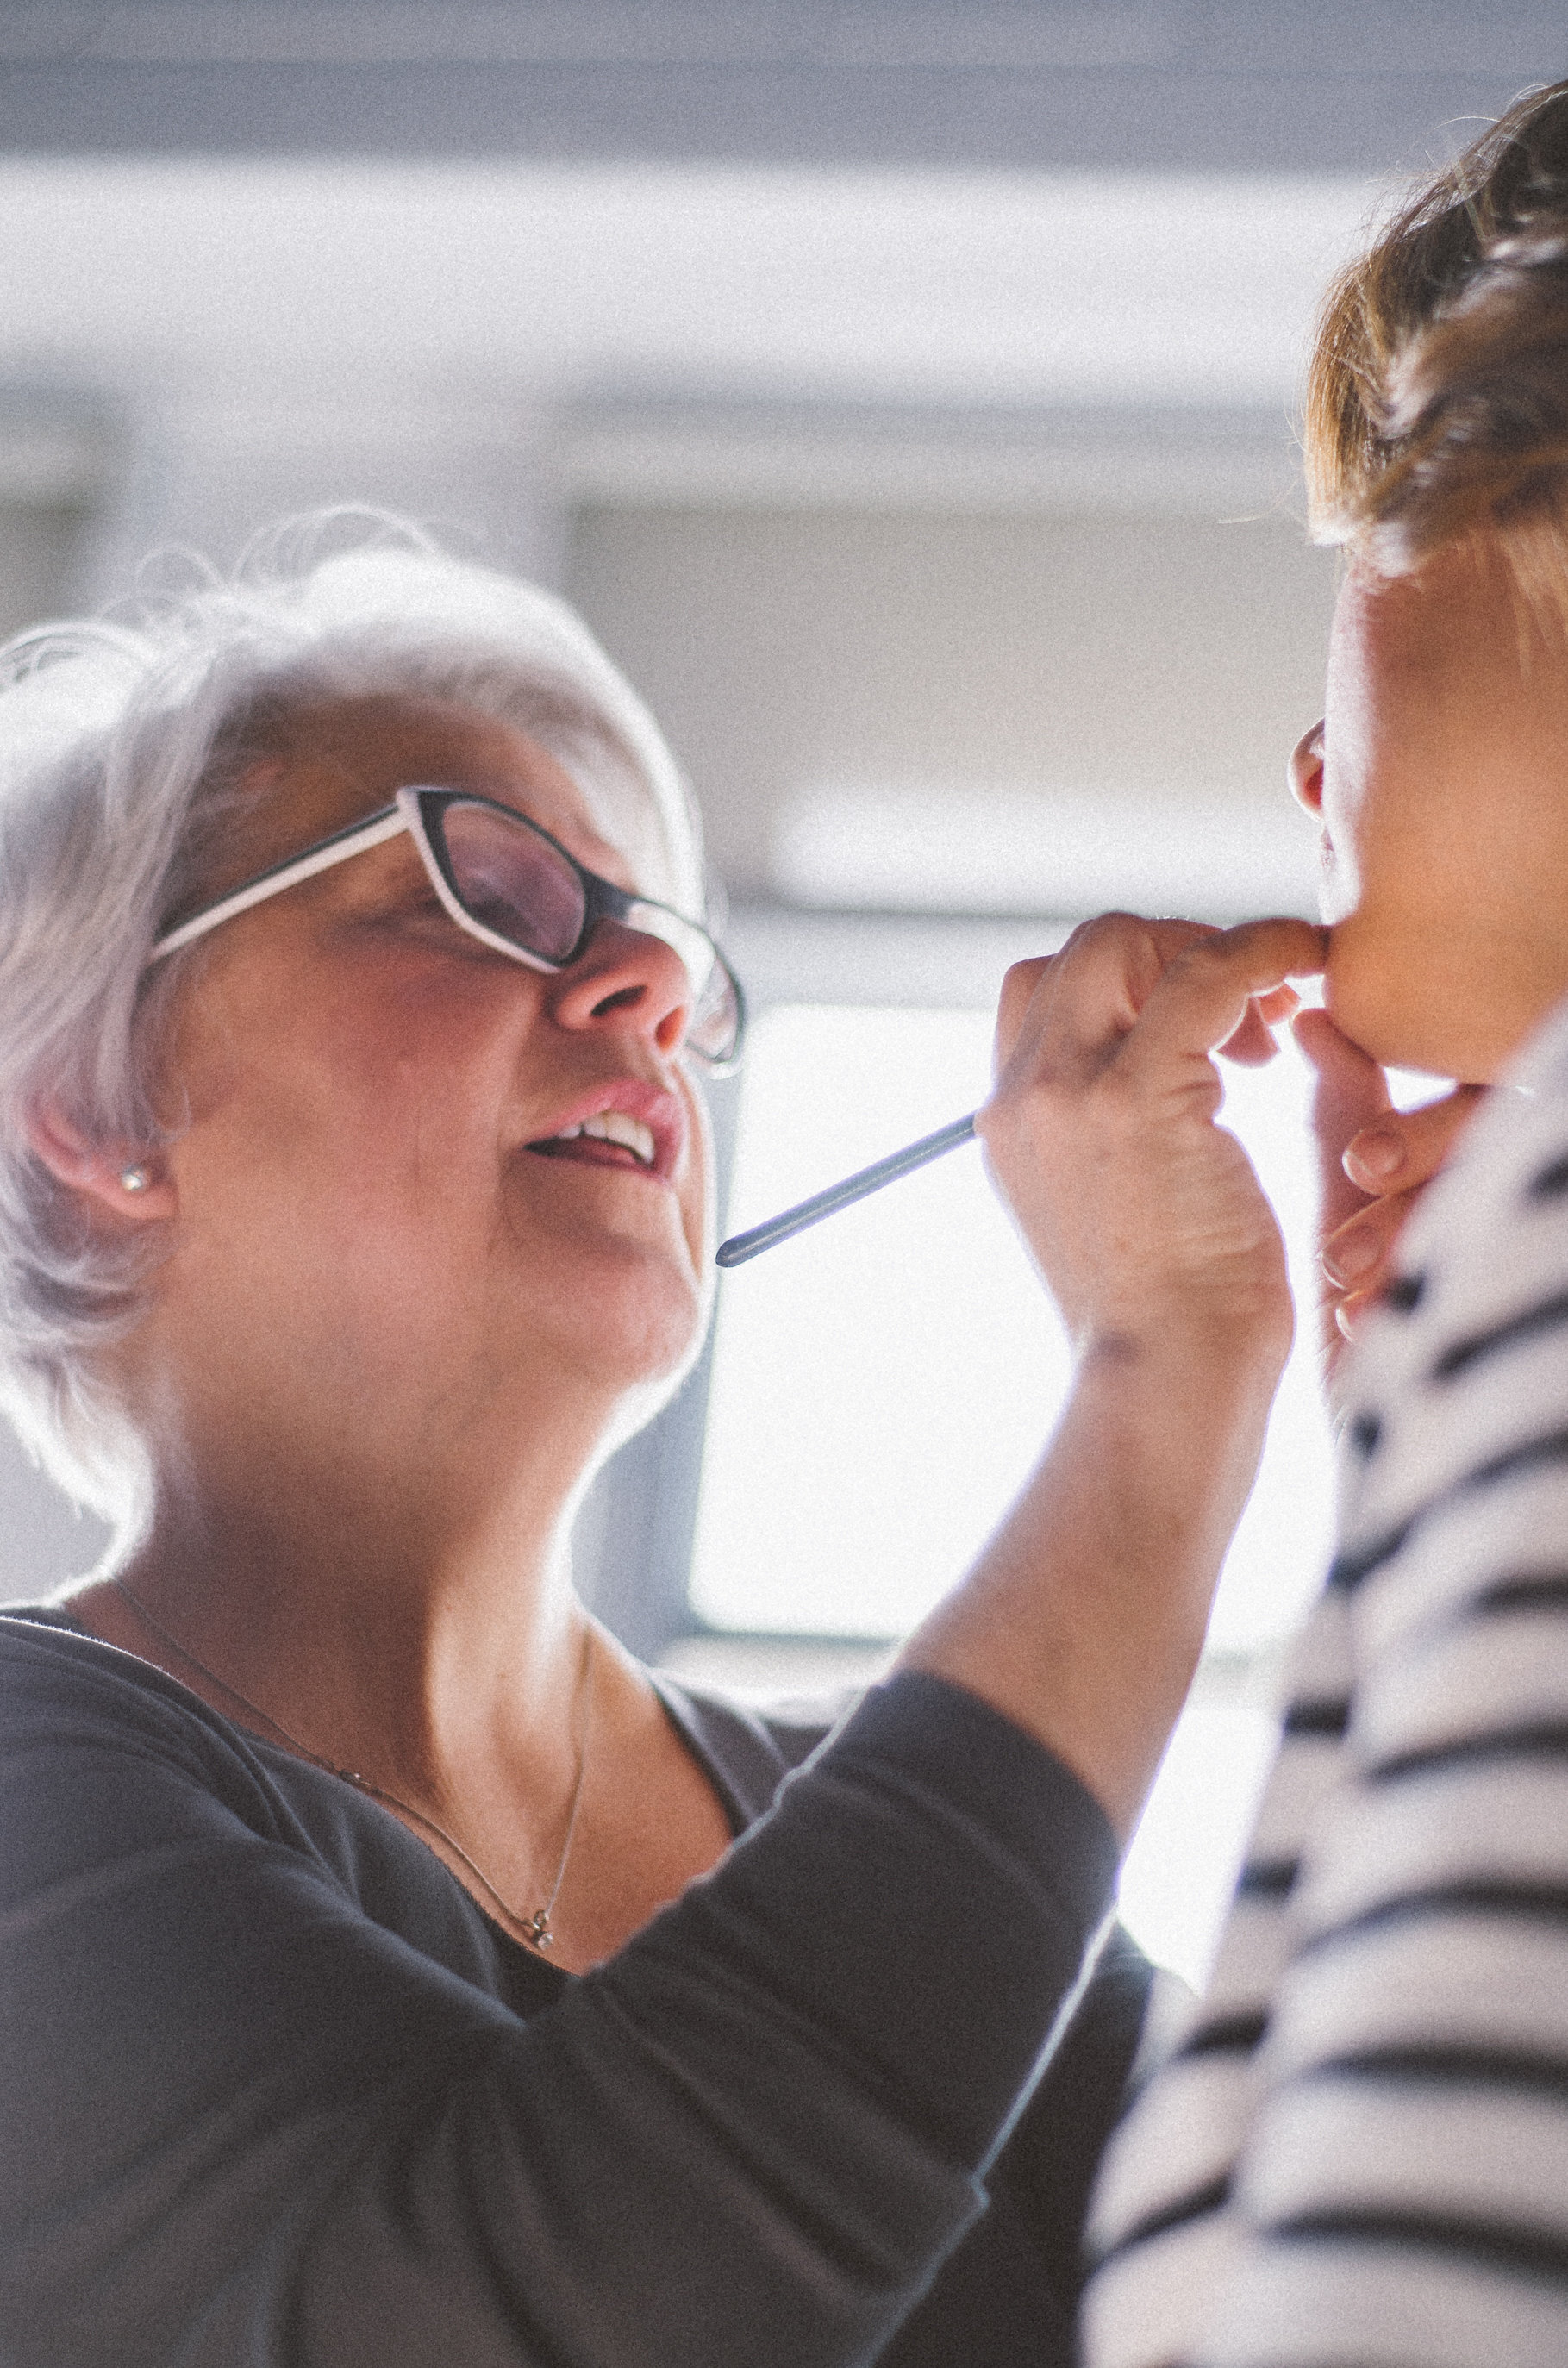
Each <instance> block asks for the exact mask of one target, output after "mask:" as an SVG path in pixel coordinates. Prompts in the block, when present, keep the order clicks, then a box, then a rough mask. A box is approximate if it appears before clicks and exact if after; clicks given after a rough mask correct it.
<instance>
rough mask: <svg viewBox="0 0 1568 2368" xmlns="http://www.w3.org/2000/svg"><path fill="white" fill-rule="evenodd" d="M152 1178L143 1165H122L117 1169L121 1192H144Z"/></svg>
mask: <svg viewBox="0 0 1568 2368" xmlns="http://www.w3.org/2000/svg"><path fill="white" fill-rule="evenodd" d="M152 1180H153V1179H152V1178H151V1177H150V1176H149V1175H148V1173H147V1170H146V1169H145V1168H144V1167H122V1168H121V1169H120V1171H119V1189H120V1190H121V1191H122V1192H145V1190H147V1187H148V1185H149V1184H150V1183H151V1182H152Z"/></svg>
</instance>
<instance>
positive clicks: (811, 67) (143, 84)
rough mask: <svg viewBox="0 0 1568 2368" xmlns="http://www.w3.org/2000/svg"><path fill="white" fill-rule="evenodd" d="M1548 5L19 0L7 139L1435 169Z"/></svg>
mask: <svg viewBox="0 0 1568 2368" xmlns="http://www.w3.org/2000/svg"><path fill="white" fill-rule="evenodd" d="M1559 74H1568V17H1565V15H1564V11H1563V9H1562V6H1561V0H1556V5H1552V6H1543V5H1541V0H1501V5H1500V6H1489V5H1485V0H1361V4H1360V5H1358V0H1316V5H1312V0H1131V5H1127V6H1121V5H1117V0H1107V5H1096V0H945V5H930V4H929V0H914V4H913V5H907V4H905V0H773V5H763V0H731V5H718V6H714V5H702V0H691V5H681V0H620V4H619V5H613V4H612V0H506V5H496V0H50V5H47V6H16V5H8V6H7V5H5V0H0V148H6V149H10V150H12V151H34V152H39V151H50V150H56V151H71V152H76V153H84V152H93V151H99V152H102V151H120V152H124V151H127V150H139V151H146V152H164V153H167V152H192V151H199V152H205V153H209V154H236V153H271V154H312V153H317V154H324V153H343V152H359V153H369V154H393V155H437V156H459V155H528V156H538V157H544V158H560V159H601V158H607V157H642V158H649V159H673V158H713V159H726V160H750V161H756V162H769V161H770V162H777V163H794V164H848V165H854V164H860V165H866V164H899V165H912V166H932V165H937V166H940V165H954V166H971V167H972V166H976V165H980V166H993V167H1016V168H1026V169H1034V168H1040V167H1063V166H1066V167H1074V166H1082V167H1098V168H1106V167H1124V168H1134V169H1162V170H1187V169H1190V170H1197V171H1214V170H1256V171H1274V172H1279V171H1301V172H1313V171H1335V172H1345V171H1359V170H1372V171H1384V170H1387V169H1389V168H1390V167H1392V166H1398V165H1410V166H1412V167H1419V165H1421V164H1423V163H1424V162H1425V160H1426V158H1427V157H1428V156H1429V155H1431V154H1434V153H1435V152H1440V151H1445V150H1447V149H1449V148H1451V147H1452V146H1453V145H1454V144H1455V142H1456V139H1460V138H1462V137H1463V136H1464V134H1465V132H1466V131H1467V130H1468V128H1469V125H1470V123H1471V121H1473V120H1474V119H1475V118H1476V117H1478V116H1487V115H1492V114H1494V113H1495V112H1496V111H1497V109H1498V108H1500V107H1502V106H1503V105H1505V104H1506V101H1507V100H1508V99H1509V98H1510V97H1512V96H1513V95H1514V94H1515V93H1516V92H1517V90H1518V89H1519V88H1520V87H1521V86H1522V85H1526V84H1528V83H1531V82H1540V81H1545V80H1550V79H1551V78H1553V77H1554V76H1556V75H1559Z"/></svg>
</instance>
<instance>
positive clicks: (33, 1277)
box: [0, 510, 703, 1533]
mask: <svg viewBox="0 0 1568 2368" xmlns="http://www.w3.org/2000/svg"><path fill="white" fill-rule="evenodd" d="M184 578H185V580H184V581H183V583H182V584H180V585H179V586H177V587H176V588H175V589H173V590H169V591H165V592H162V593H159V594H155V595H152V596H142V597H141V598H138V600H137V602H136V603H135V605H134V607H133V608H132V609H127V610H124V611H120V612H118V613H116V614H115V615H113V616H111V617H110V618H108V619H106V620H97V621H84V622H74V623H67V624H54V625H48V626H43V627H40V628H39V629H37V630H35V631H33V632H27V633H23V634H21V635H19V636H18V637H17V639H16V640H15V641H13V642H11V643H8V644H7V645H6V647H5V648H4V649H3V650H0V1113H3V1122H0V1404H3V1405H4V1406H5V1409H6V1412H7V1413H8V1414H9V1415H10V1417H11V1419H12V1421H13V1423H14V1424H15V1426H16V1428H17V1430H18V1432H19V1433H20V1435H21V1437H22V1439H23V1440H24V1442H25V1443H26V1444H27V1445H28V1447H29V1449H30V1450H31V1451H32V1452H33V1453H34V1454H35V1455H36V1456H37V1457H38V1458H39V1460H40V1462H41V1463H43V1465H44V1466H45V1468H46V1469H47V1470H48V1471H49V1472H50V1473H51V1475H52V1476H53V1477H54V1478H55V1479H56V1480H57V1481H59V1482H60V1483H61V1485H62V1486H63V1487H64V1488H65V1489H66V1490H67V1491H68V1492H69V1493H70V1494H71V1495H72V1496H74V1497H76V1498H77V1500H78V1501H79V1502H82V1503H85V1504H88V1505H91V1506H93V1507H94V1508H96V1509H97V1510H98V1511H100V1512H103V1513H105V1514H106V1515H107V1516H108V1518H109V1519H110V1520H114V1521H115V1522H116V1523H117V1524H118V1525H119V1528H120V1530H121V1531H122V1533H123V1532H124V1531H127V1530H128V1529H129V1527H130V1526H131V1524H132V1523H133V1521H134V1520H135V1519H136V1517H137V1514H138V1512H139V1510H140V1500H141V1498H142V1479H143V1474H142V1462H141V1457H140V1454H139V1451H138V1448H137V1445H136V1441H135V1439H134V1436H133V1433H132V1431H131V1426H130V1424H129V1423H128V1421H127V1419H126V1417H125V1416H124V1414H123V1413H122V1411H121V1409H120V1408H119V1406H117V1405H116V1404H115V1402H114V1400H113V1396H112V1393H111V1392H110V1391H109V1389H108V1386H107V1384H106V1383H105V1380H104V1378H103V1374H102V1370H101V1368H102V1358H101V1355H100V1353H99V1352H100V1351H101V1350H102V1349H103V1347H104V1346H105V1344H106V1343H107V1342H108V1340H109V1339H111V1338H114V1337H115V1336H116V1335H117V1334H119V1333H120V1332H122V1331H123V1330H124V1329H125V1328H126V1327H127V1326H129V1325H130V1324H131V1323H133V1322H134V1320H135V1316H136V1313H137V1309H138V1305H139V1304H140V1285H141V1284H142V1281H143V1279H144V1276H145V1273H146V1264H145V1259H146V1252H145V1251H144V1249H143V1248H142V1244H141V1241H140V1239H139V1238H137V1239H129V1238H128V1240H127V1242H126V1244H125V1245H124V1246H123V1247H122V1246H120V1245H118V1244H114V1243H110V1242H107V1241H106V1240H105V1239H103V1238H102V1237H101V1229H94V1228H92V1227H90V1226H89V1225H88V1224H87V1222H86V1219H85V1211H84V1207H83V1204H82V1202H81V1201H80V1200H79V1198H78V1196H77V1195H75V1194H74V1193H73V1192H71V1191H70V1190H67V1189H66V1188H65V1187H63V1186H62V1185H61V1184H60V1183H59V1182H58V1181H57V1179H56V1178H54V1177H53V1176H52V1175H51V1172H50V1170H49V1169H48V1168H47V1167H45V1165H44V1163H43V1162H42V1161H41V1160H40V1158H39V1157H38V1156H37V1155H36V1153H34V1152H33V1151H32V1150H31V1148H30V1147H29V1144H28V1114H29V1112H31V1111H32V1110H36V1109H37V1108H38V1107H39V1106H40V1104H41V1103H42V1102H44V1101H45V1100H49V1101H51V1102H52V1103H53V1104H54V1106H55V1107H56V1108H57V1109H59V1110H62V1111H63V1112H64V1113H65V1114H66V1115H67V1116H68V1117H69V1119H70V1121H71V1122H72V1123H73V1124H74V1126H76V1127H78V1128H80V1130H81V1131H82V1133H84V1134H85V1135H86V1136H87V1137H88V1139H89V1140H91V1141H95V1142H102V1143H106V1144H108V1143H131V1144H154V1143H156V1142H158V1141H161V1140H165V1139H166V1130H165V1129H164V1128H161V1127H160V1122H159V1119H158V1116H157V1114H156V1112H155V1110H154V1108H153V1083H154V1079H153V1069H154V1066H155V1059H156V1053H157V1048H158V1044H159V1042H160V1039H161V1036H162V1034H163V1030H164V1023H165V1020H166V1019H167V1016H168V1013H169V1010H170V1007H171V1004H172V1002H173V999H174V998H175V996H176V995H177V994H178V992H179V986H180V982H181V979H182V978H183V977H184V976H185V975H187V972H188V967H189V965H190V963H191V962H192V961H199V959H200V955H201V948H200V947H199V946H193V947H192V948H191V949H190V950H189V951H188V952H187V953H181V954H176V955H173V956H171V957H170V958H169V959H168V960H167V961H166V962H162V963H160V964H158V965H157V966H156V968H155V969H153V971H151V972H148V971H147V968H146V964H147V956H148V953H149V951H150V950H151V948H152V945H153V939H155V938H156V937H157V935H158V934H159V932H160V930H162V929H164V928H167V927H168V926H169V925H170V924H171V922H172V921H173V920H174V919H176V917H178V916H179V914H180V911H181V908H182V906H188V905H189V903H190V901H191V897H192V894H193V893H194V888H195V882H196V879H197V877H198V871H199V863H200V860H201V858H202V857H203V856H204V855H206V856H210V851H211V848H212V847H213V844H214V841H215V840H216V839H218V838H219V837H221V836H222V829H223V826H224V823H225V819H226V818H227V816H229V815H230V814H233V808H234V801H235V794H236V791H237V789H238V786H239V784H240V782H241V780H243V778H244V775H245V773H246V772H247V771H248V770H249V769H250V768H251V767H252V766H254V765H255V764H256V762H257V760H258V759H259V758H260V757H264V756H266V755H268V754H273V753H276V751H277V748H278V741H279V738H280V736H281V735H282V734H285V733H286V731H287V728H288V725H289V723H290V719H291V718H292V717H294V716H297V715H298V714H299V713H300V712H301V711H305V710H308V709H311V708H314V707H318V706H321V705H323V704H324V703H326V702H329V701H330V702H337V701H339V700H350V699H363V698H369V697H385V696H389V695H390V696H401V697H413V698H420V699H439V700H448V701H450V702H452V703H454V704H456V705H458V706H460V707H463V708H466V709H468V710H469V711H470V712H473V713H475V714H478V715H483V716H489V717H494V718H497V719H499V720H501V721H503V722H505V723H510V724H512V725H514V726H515V727H516V728H517V729H518V730H521V731H523V732H526V733H527V734H528V735H529V737H530V738H532V739H533V740H535V741H536V742H538V743H539V744H540V746H542V747H544V748H545V749H547V750H548V751H549V753H550V754H551V756H552V757H555V758H556V759H557V761H558V762H560V763H561V764H562V766H564V767H565V768H566V769H567V770H568V771H569V772H570V773H571V775H572V777H573V780H574V782H575V783H576V785H577V787H578V789H579V791H581V793H582V796H583V798H584V801H585V805H586V807H587V809H588V814H589V818H590V820H591V821H592V823H593V825H594V826H595V827H596V829H597V830H598V832H599V833H600V835H601V836H602V837H605V838H607V839H608V841H609V842H610V843H611V844H612V845H615V846H617V847H619V848H621V849H622V850H623V851H624V852H625V853H626V854H627V856H628V857H629V858H630V860H631V863H632V865H633V870H634V873H635V876H637V878H638V879H639V881H640V882H641V884H642V885H643V886H645V887H646V888H647V889H649V890H650V891H651V892H652V893H653V894H657V895H659V896H661V897H663V898H665V899H666V900H667V901H668V902H669V903H671V904H673V905H676V906H678V907H679V909H680V910H682V911H683V912H686V913H688V914H690V915H693V916H697V915H699V914H700V913H701V911H702V909H703V901H702V862H701V850H700V843H699V833H698V825H697V821H696V815H695V810H694V808H693V807H692V804H691V802H690V799H689V797H688V796H687V791H686V788H685V784H684V782H683V780H682V779H681V776H680V773H679V771H678V768H676V763H675V760H674V758H673V757H672V756H671V754H670V752H669V749H668V747H667V746H666V745H665V740H664V738H663V736H662V734H660V732H659V729H658V726H657V725H656V724H655V723H654V722H653V717H652V716H651V715H650V714H649V712H648V711H647V709H646V708H645V707H644V706H643V704H642V700H640V699H639V698H638V697H637V695H636V693H635V692H634V691H633V690H632V689H631V686H630V684H629V683H628V682H627V681H626V680H625V678H624V677H622V676H621V674H620V673H619V671H618V670H617V668H616V667H615V666H612V665H611V663H610V661H609V659H608V657H606V655H605V654H604V652H603V651H602V650H601V649H600V648H599V646H598V644H597V643H596V642H595V640H594V639H593V637H592V635H591V634H590V633H589V632H588V631H587V628H586V627H585V625H584V624H583V622H582V620H581V619H580V618H578V617H577V616H576V615H575V614H574V612H573V610H572V609H569V608H567V607H566V605H565V604H564V602H562V601H561V600H558V599H556V598H553V596H552V595H551V594H550V593H548V592H544V591H540V589H539V588H538V587H537V586H533V585H529V584H523V583H519V582H517V581H516V580H514V579H513V578H511V577H508V576H506V575H500V574H498V573H496V572H495V571H494V570H493V569H490V568H487V567H482V566H478V565H475V564H472V562H470V561H466V560H461V559H457V558H454V557H453V556H452V555H451V554H450V553H449V552H447V551H445V550H444V549H443V548H442V547H441V546H440V545H439V544H438V543H437V542H436V541H433V540H432V539H431V538H430V537H429V536H428V535H426V534H425V533H423V532H422V531H421V530H420V529H417V528H415V527H413V526H410V525H408V524H407V523H405V522H404V521H403V520H400V519H396V518H387V517H384V516H381V515H379V514H366V513H364V512H350V511H342V510H328V511H322V512H318V513H314V514H312V515H311V516H309V517H305V518H295V519H290V520H289V521H287V522H286V523H285V524H284V525H282V526H280V527H278V528H275V529H272V530H271V531H270V532H268V533H267V535H265V536H263V537H261V538H259V539H258V540H257V541H256V543H254V544H253V545H252V546H251V548H250V550H249V552H247V554H246V556H245V558H244V561H242V563H241V564H240V566H239V568H238V569H237V570H236V572H235V574H234V575H233V577H232V578H230V579H227V580H224V579H222V578H221V577H220V576H218V575H216V574H215V573H214V572H212V571H210V570H208V569H205V568H202V567H200V566H199V565H193V564H187V565H186V567H185V568H184ZM166 1118H167V1112H166V1111H165V1121H166Z"/></svg>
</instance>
